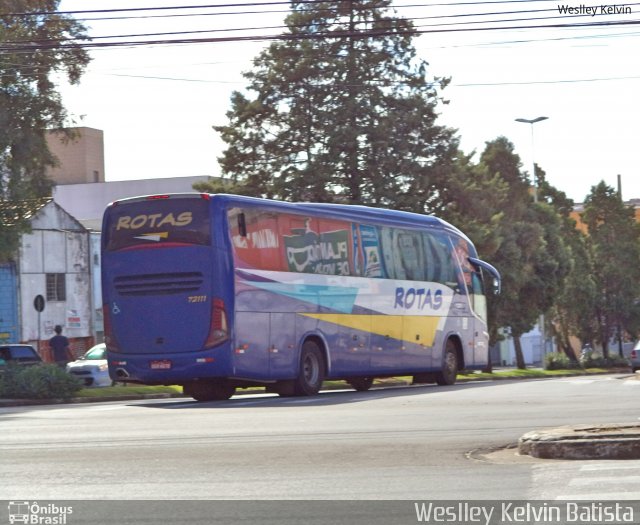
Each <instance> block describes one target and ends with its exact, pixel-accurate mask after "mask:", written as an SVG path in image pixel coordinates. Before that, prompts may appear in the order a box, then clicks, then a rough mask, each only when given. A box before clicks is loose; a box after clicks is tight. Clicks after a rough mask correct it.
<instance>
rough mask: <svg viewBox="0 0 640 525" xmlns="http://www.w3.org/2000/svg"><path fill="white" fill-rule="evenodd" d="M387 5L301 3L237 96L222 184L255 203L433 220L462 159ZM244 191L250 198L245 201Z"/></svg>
mask: <svg viewBox="0 0 640 525" xmlns="http://www.w3.org/2000/svg"><path fill="white" fill-rule="evenodd" d="M389 5H390V0H350V1H339V2H312V3H303V2H300V3H298V2H293V3H292V12H291V14H290V15H289V16H288V17H287V19H286V24H287V32H286V33H285V34H284V35H283V40H282V41H278V42H275V43H273V44H271V45H270V46H269V47H268V48H267V49H266V50H265V51H264V52H262V53H261V54H260V55H259V56H258V57H257V58H256V59H255V60H254V68H253V70H252V71H250V72H248V73H246V74H245V77H246V79H247V80H248V92H250V93H251V96H249V95H245V94H241V93H239V92H236V93H234V94H233V96H232V99H231V105H232V108H231V110H230V111H229V112H228V113H227V116H228V119H229V122H228V124H227V125H224V126H216V127H215V129H216V130H217V131H218V132H219V133H220V134H221V137H222V139H223V140H224V141H225V142H226V144H227V146H228V147H227V149H226V150H225V152H224V154H223V156H222V157H221V158H220V159H219V160H220V163H221V166H222V170H223V173H224V174H225V175H226V176H228V177H229V178H230V179H231V182H232V183H235V184H237V183H240V184H242V185H243V186H244V187H245V188H247V189H248V192H249V193H252V194H254V195H259V196H267V197H277V198H281V199H286V200H313V201H335V202H345V203H363V204H371V205H377V206H389V207H395V208H397V209H406V210H413V211H430V209H431V205H432V201H434V200H437V199H438V191H437V188H438V187H439V183H440V182H441V181H442V180H443V179H444V178H445V177H446V175H447V174H448V172H449V166H450V165H451V163H452V159H453V157H454V155H455V153H456V149H457V143H456V139H455V137H454V131H453V130H451V129H449V128H446V127H444V126H439V125H437V124H436V119H437V112H436V108H437V105H438V103H439V102H440V101H441V99H440V95H439V88H442V87H444V86H445V85H446V84H447V82H448V81H447V80H445V79H430V78H428V76H427V64H426V63H425V62H424V61H422V60H418V59H417V58H416V50H415V48H414V47H413V44H412V40H413V37H414V36H415V30H414V27H413V24H412V23H411V21H409V20H406V19H403V18H399V17H397V16H395V15H394V14H393V13H391V14H390V9H389ZM246 192H247V191H245V193H246Z"/></svg>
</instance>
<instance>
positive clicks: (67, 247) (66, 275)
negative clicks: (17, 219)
mask: <svg viewBox="0 0 640 525" xmlns="http://www.w3.org/2000/svg"><path fill="white" fill-rule="evenodd" d="M30 215H31V218H30V222H31V232H30V233H26V234H23V235H22V237H21V241H20V248H19V253H18V256H17V258H16V261H15V266H16V275H17V287H16V288H17V295H18V301H17V305H18V309H19V319H20V322H19V329H18V339H19V340H20V341H24V342H28V343H31V344H33V345H34V346H35V347H37V348H39V351H40V353H41V355H43V357H45V358H46V357H48V355H47V353H48V344H47V342H48V340H49V339H50V338H51V337H53V335H54V332H53V329H54V327H55V326H56V325H61V326H62V327H63V329H64V332H63V333H64V335H66V336H67V337H68V338H69V339H71V342H72V345H71V346H72V350H73V351H74V353H75V354H76V355H78V354H81V353H83V352H84V351H85V350H87V349H88V348H90V347H91V345H93V344H94V341H95V333H94V309H93V307H92V302H93V294H94V289H93V286H92V279H91V259H90V253H91V250H90V236H89V232H88V230H87V229H86V228H85V227H84V226H82V224H80V222H78V221H77V220H76V219H75V218H74V217H72V216H71V215H70V214H69V213H67V212H66V211H65V210H63V209H62V208H61V207H60V206H59V205H58V204H56V203H55V202H53V201H52V200H50V199H49V200H43V201H40V202H39V203H32V204H31V211H30ZM38 296H42V298H44V309H43V310H42V312H38V311H37V310H36V308H35V306H34V303H35V299H36V297H38Z"/></svg>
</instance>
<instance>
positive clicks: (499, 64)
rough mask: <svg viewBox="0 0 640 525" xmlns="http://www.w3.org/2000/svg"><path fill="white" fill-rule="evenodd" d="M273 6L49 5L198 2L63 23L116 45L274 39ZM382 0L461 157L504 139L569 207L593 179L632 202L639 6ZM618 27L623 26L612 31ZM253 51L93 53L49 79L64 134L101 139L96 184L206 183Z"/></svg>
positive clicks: (66, 0)
mask: <svg viewBox="0 0 640 525" xmlns="http://www.w3.org/2000/svg"><path fill="white" fill-rule="evenodd" d="M273 1H274V0H259V1H258V2H256V1H254V0H245V1H242V2H240V1H236V2H232V1H231V0H228V1H227V2H225V3H222V2H219V1H218V2H215V3H214V2H211V0H210V1H209V2H207V0H190V1H189V2H185V1H184V0H61V3H60V7H59V9H60V10H61V11H77V10H84V11H87V10H103V9H109V10H114V9H131V8H149V7H154V8H158V7H163V8H171V7H178V6H183V7H184V6H209V7H202V8H201V9H193V8H192V9H182V10H176V9H161V10H154V11H126V12H109V13H77V14H74V16H75V17H76V18H79V19H82V20H83V23H85V24H86V25H87V27H88V32H89V34H90V35H91V36H92V37H101V38H97V39H96V40H94V42H115V41H123V40H126V41H132V40H149V39H168V38H179V37H181V36H185V37H189V38H203V37H228V36H238V35H243V36H249V35H253V36H262V35H276V34H278V33H280V32H281V31H282V29H280V28H279V26H282V24H283V21H284V17H285V16H286V12H287V4H286V3H284V2H283V3H282V4H278V3H275V4H274V3H273ZM260 3H262V4H265V3H266V4H268V5H256V4H260ZM392 5H393V6H394V7H395V8H396V12H397V14H398V15H399V16H404V17H407V18H412V19H413V20H414V23H415V24H416V26H418V29H420V30H421V31H424V33H423V34H421V36H419V37H418V38H416V39H415V40H414V45H415V47H416V49H417V51H418V54H419V56H420V57H421V58H424V59H425V60H427V61H428V62H429V64H430V72H431V73H432V74H433V75H436V76H445V77H451V84H450V85H449V86H448V87H447V88H446V89H445V90H444V91H443V92H442V95H443V97H444V98H445V99H447V100H448V101H449V103H448V104H447V105H441V106H440V119H439V123H441V124H445V125H448V126H451V127H453V128H456V129H457V130H458V136H459V138H460V144H461V147H462V149H463V151H464V152H465V153H472V152H474V151H475V152H476V157H475V158H476V160H477V158H478V156H479V154H480V153H481V152H482V150H483V148H484V146H485V143H486V142H487V141H491V140H493V139H495V138H497V137H498V136H505V137H507V138H508V139H509V140H510V141H511V142H512V143H513V144H514V146H515V151H516V153H518V154H519V155H520V157H521V159H522V163H523V168H524V170H525V171H528V172H530V171H531V164H532V160H535V162H536V163H537V164H538V165H539V166H540V167H542V168H543V169H544V170H545V171H546V173H547V178H548V180H549V182H550V183H551V184H553V185H554V186H555V187H557V188H558V189H560V190H562V191H564V192H565V193H566V194H567V195H568V197H570V198H571V199H573V200H574V201H576V202H583V201H584V198H585V197H586V196H587V195H588V193H589V191H590V189H591V187H592V186H594V185H596V184H598V183H599V182H600V181H601V180H604V181H605V182H606V183H607V184H608V185H610V186H612V187H614V188H615V187H617V177H618V175H620V176H621V180H622V196H623V198H624V199H625V200H628V199H632V198H640V176H639V175H640V173H639V169H638V167H639V166H638V165H639V162H638V156H639V152H640V60H639V59H638V58H637V57H638V56H640V3H627V4H612V3H611V4H609V3H605V4H603V3H602V2H591V1H589V0H575V1H574V0H568V1H564V0H562V1H552V0H539V1H535V0H533V1H523V0H503V1H495V0H494V1H491V2H483V1H474V0H460V1H458V2H449V1H439V0H431V1H427V0H394V2H393V4H392ZM591 7H593V8H594V9H593V11H591V9H590V8H591ZM568 8H575V11H574V12H573V13H571V12H570V11H569V10H568ZM609 10H611V11H618V13H611V12H608V11H609ZM492 13H494V14H492ZM168 15H171V16H168ZM175 15H181V16H175ZM185 15H189V16H185ZM194 15H195V16H194ZM628 21H631V22H633V23H632V24H621V22H628ZM578 24H599V25H595V26H594V25H591V26H586V25H582V26H578ZM551 25H554V26H556V27H550V26H551ZM567 26H571V27H567ZM241 28H245V29H246V28H256V29H254V30H244V31H238V29H241ZM214 30H215V31H217V32H208V33H194V34H189V35H179V36H176V35H173V36H172V35H162V36H152V37H150V36H146V37H134V36H127V37H124V36H123V35H140V34H147V35H148V34H157V33H168V32H173V33H175V32H183V31H214ZM445 30H447V31H445ZM102 37H118V38H102ZM266 45H268V44H266V43H264V42H260V41H240V42H239V41H231V42H210V43H197V44H173V45H161V44H155V45H144V46H127V47H103V48H97V49H92V50H91V51H90V53H91V56H92V58H93V60H92V62H91V64H90V65H89V67H88V69H87V71H86V73H85V74H84V76H83V77H82V80H81V83H80V85H79V86H68V85H66V84H65V83H64V82H61V83H60V91H61V93H62V96H63V102H64V104H65V106H66V107H67V109H68V110H69V112H70V113H71V114H72V115H74V117H75V120H74V124H75V125H79V126H88V127H92V128H97V129H101V130H103V131H104V136H105V173H106V180H107V181H117V180H133V179H149V178H161V177H179V176H196V175H211V176H217V175H220V169H219V166H218V162H217V157H219V156H220V155H221V153H222V152H223V150H224V147H225V145H224V143H223V142H222V141H221V140H220V138H219V137H218V135H217V133H216V132H215V131H214V130H213V128H212V126H213V125H220V124H225V123H226V122H227V120H226V117H225V113H226V112H227V111H228V110H229V108H230V96H231V93H232V92H233V91H234V90H242V89H243V88H244V87H245V86H246V84H247V83H246V81H245V80H244V79H243V77H242V72H243V71H248V70H250V69H251V67H252V60H253V58H254V57H255V56H256V55H257V54H258V53H259V52H260V50H261V49H263V48H264V47H265V46H266ZM541 116H544V117H548V118H547V119H546V120H544V121H541V122H538V123H536V124H528V123H521V122H517V121H516V119H518V118H521V119H528V120H532V119H535V118H537V117H541ZM532 131H533V137H532ZM532 138H533V140H532Z"/></svg>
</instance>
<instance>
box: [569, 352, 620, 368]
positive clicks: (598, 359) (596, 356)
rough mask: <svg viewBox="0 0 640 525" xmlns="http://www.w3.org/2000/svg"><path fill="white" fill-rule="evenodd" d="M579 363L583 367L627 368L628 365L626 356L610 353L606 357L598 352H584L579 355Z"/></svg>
mask: <svg viewBox="0 0 640 525" xmlns="http://www.w3.org/2000/svg"><path fill="white" fill-rule="evenodd" d="M580 363H581V364H582V366H583V367H585V368H627V367H628V366H629V361H628V360H627V358H626V357H622V356H620V355H618V354H613V353H610V354H609V357H608V358H606V357H604V356H603V355H602V354H601V353H600V352H586V353H585V354H584V355H582V356H580Z"/></svg>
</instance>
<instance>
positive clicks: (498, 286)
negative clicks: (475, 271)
mask: <svg viewBox="0 0 640 525" xmlns="http://www.w3.org/2000/svg"><path fill="white" fill-rule="evenodd" d="M468 260H469V262H470V263H471V264H473V265H474V266H475V267H476V268H482V269H483V270H486V271H487V272H489V273H490V274H491V276H492V277H493V293H494V294H496V295H500V292H501V291H502V278H501V277H500V272H499V271H498V270H497V269H496V268H495V266H492V265H491V264H489V263H488V262H485V261H483V260H481V259H476V258H475V257H469V259H468Z"/></svg>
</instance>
